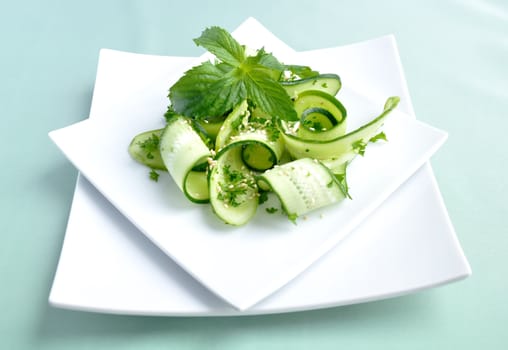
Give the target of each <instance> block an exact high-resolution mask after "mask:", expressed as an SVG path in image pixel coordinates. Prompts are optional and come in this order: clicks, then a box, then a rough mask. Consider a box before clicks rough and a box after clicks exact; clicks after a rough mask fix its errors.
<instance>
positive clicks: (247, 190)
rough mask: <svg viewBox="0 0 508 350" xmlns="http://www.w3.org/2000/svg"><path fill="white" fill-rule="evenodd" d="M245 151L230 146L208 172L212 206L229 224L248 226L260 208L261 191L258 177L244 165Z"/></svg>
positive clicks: (234, 145)
mask: <svg viewBox="0 0 508 350" xmlns="http://www.w3.org/2000/svg"><path fill="white" fill-rule="evenodd" d="M241 152H242V147H241V145H238V144H229V145H227V146H226V147H224V148H223V149H222V150H221V151H220V152H219V153H218V154H217V156H216V158H215V160H214V161H213V165H212V166H211V168H210V171H209V172H208V188H209V191H210V204H211V205H212V208H213V211H214V213H215V214H216V215H217V216H218V217H219V218H220V219H221V220H223V221H224V222H225V223H227V224H230V225H234V226H240V225H243V224H245V223H247V222H248V221H249V220H250V219H251V218H252V217H253V216H254V214H255V213H256V209H257V207H258V188H257V185H256V181H255V179H254V175H253V173H252V171H251V170H249V169H248V168H247V167H246V166H245V165H244V164H243V161H242V156H241Z"/></svg>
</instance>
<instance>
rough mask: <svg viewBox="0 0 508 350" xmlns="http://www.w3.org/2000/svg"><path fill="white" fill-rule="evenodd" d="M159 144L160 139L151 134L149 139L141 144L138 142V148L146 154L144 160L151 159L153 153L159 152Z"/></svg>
mask: <svg viewBox="0 0 508 350" xmlns="http://www.w3.org/2000/svg"><path fill="white" fill-rule="evenodd" d="M159 142H160V138H159V136H157V134H152V135H151V136H150V137H149V138H147V139H146V140H144V141H143V142H139V143H138V144H139V147H140V148H141V149H142V150H143V151H145V152H146V158H148V159H153V158H154V155H153V152H156V151H158V150H159Z"/></svg>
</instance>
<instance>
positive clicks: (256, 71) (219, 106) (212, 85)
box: [169, 27, 303, 120]
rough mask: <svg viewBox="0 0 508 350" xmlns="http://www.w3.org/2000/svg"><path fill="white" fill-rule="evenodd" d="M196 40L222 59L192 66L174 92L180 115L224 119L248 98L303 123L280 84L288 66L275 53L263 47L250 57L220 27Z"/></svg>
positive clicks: (278, 115) (175, 107)
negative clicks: (298, 118) (222, 116)
mask: <svg viewBox="0 0 508 350" xmlns="http://www.w3.org/2000/svg"><path fill="white" fill-rule="evenodd" d="M194 42H195V43H196V44H197V45H199V46H202V47H204V48H205V49H207V50H208V51H209V52H211V53H212V54H214V55H215V57H216V58H217V61H216V62H213V63H212V62H210V61H207V62H204V63H202V64H200V65H199V66H196V67H193V68H191V69H190V70H188V71H187V72H185V74H184V75H183V76H182V77H181V78H180V80H178V81H177V82H176V83H175V84H174V85H173V86H172V87H171V88H170V90H169V98H170V100H171V103H172V109H173V110H174V111H175V112H176V113H178V114H182V115H185V116H188V117H190V118H196V119H202V118H206V117H209V116H220V115H225V114H226V113H227V112H228V111H230V110H231V109H233V107H235V106H236V105H238V104H239V103H240V102H241V101H243V100H245V99H248V100H249V101H250V102H251V103H252V104H253V105H255V106H256V107H258V108H260V109H261V110H263V111H264V112H266V113H268V114H269V115H271V116H274V117H276V118H280V119H283V120H297V115H296V112H295V110H294V107H293V103H292V101H291V99H290V97H289V95H288V94H287V93H286V91H285V90H284V88H283V87H282V86H281V85H280V83H279V82H278V81H279V78H280V76H281V74H282V72H283V71H284V69H285V66H284V65H282V64H281V63H280V62H279V61H278V60H277V59H276V58H275V57H274V56H273V55H272V54H270V53H267V52H265V50H264V49H261V50H258V52H257V54H256V55H255V56H247V55H246V53H245V47H244V46H242V45H240V44H239V43H238V42H237V41H236V40H235V39H234V38H233V37H232V36H231V34H229V33H228V32H227V31H226V30H224V29H222V28H220V27H211V28H208V29H205V30H204V31H203V33H202V34H201V36H200V37H199V38H197V39H194ZM302 70H303V69H302Z"/></svg>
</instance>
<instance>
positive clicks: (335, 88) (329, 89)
mask: <svg viewBox="0 0 508 350" xmlns="http://www.w3.org/2000/svg"><path fill="white" fill-rule="evenodd" d="M280 84H281V85H282V87H283V88H284V90H286V92H287V94H288V95H289V97H291V98H293V99H294V98H297V97H298V95H300V94H301V93H302V92H304V91H306V90H320V91H323V92H326V93H327V94H330V95H332V96H335V95H336V94H337V92H339V90H340V87H341V81H340V77H339V76H338V75H337V74H320V75H317V76H315V77H310V78H305V79H298V80H291V81H281V82H280Z"/></svg>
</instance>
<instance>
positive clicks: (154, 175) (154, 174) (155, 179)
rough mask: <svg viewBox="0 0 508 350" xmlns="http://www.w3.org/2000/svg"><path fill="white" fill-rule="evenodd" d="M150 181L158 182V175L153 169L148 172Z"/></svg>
mask: <svg viewBox="0 0 508 350" xmlns="http://www.w3.org/2000/svg"><path fill="white" fill-rule="evenodd" d="M149 176H150V180H153V181H155V182H157V181H159V173H158V172H156V171H155V169H151V170H150V174H149Z"/></svg>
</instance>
